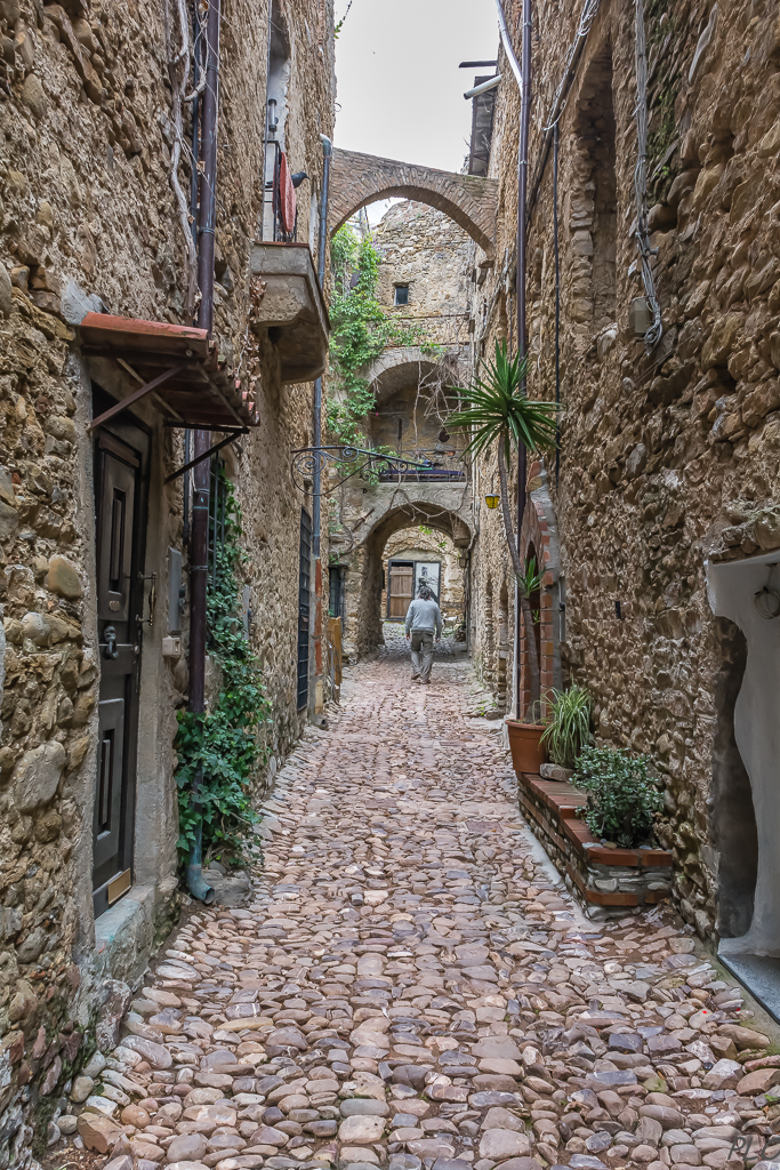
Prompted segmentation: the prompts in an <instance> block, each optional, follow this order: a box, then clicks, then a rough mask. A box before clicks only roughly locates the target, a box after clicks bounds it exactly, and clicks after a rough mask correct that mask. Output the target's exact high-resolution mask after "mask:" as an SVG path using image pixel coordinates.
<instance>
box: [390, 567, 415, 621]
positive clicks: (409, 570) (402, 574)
mask: <svg viewBox="0 0 780 1170" xmlns="http://www.w3.org/2000/svg"><path fill="white" fill-rule="evenodd" d="M413 589H414V565H411V564H409V565H401V564H390V565H389V567H388V574H387V616H388V618H390V620H391V621H393V620H395V621H403V619H404V618H405V617H406V611H407V609H408V608H409V605H410V602H411V600H412V596H413V592H412V591H413Z"/></svg>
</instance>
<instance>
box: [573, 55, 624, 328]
mask: <svg viewBox="0 0 780 1170" xmlns="http://www.w3.org/2000/svg"><path fill="white" fill-rule="evenodd" d="M612 82H613V78H612V51H611V48H610V46H609V44H606V45H605V46H603V48H602V49H601V51H600V52H599V53H597V54H595V55H594V57H593V58H592V60H591V62H590V66H589V68H588V71H587V73H586V74H585V78H584V83H583V86H582V91H581V98H580V106H579V110H578V112H577V121H576V134H577V151H578V155H579V158H578V166H579V170H578V174H579V175H580V177H581V178H580V183H581V190H580V193H579V195H578V205H577V209H576V214H575V216H574V218H573V222H574V223H575V225H576V226H575V229H574V239H573V244H574V251H575V253H579V255H581V256H583V257H584V258H585V259H586V260H588V259H589V261H590V262H589V263H586V265H585V266H584V267H585V270H587V269H590V272H589V274H588V275H587V276H585V278H584V280H582V282H581V283H580V286H579V288H578V290H577V295H578V297H579V299H580V301H581V304H582V307H583V315H582V317H581V319H582V321H583V323H585V324H588V323H591V324H592V327H593V330H594V331H595V332H599V331H600V330H601V329H603V328H605V326H607V325H610V324H612V323H613V322H614V321H615V320H616V312H617V310H616V287H615V257H616V250H617V245H616V240H617V187H616V177H615V161H616V148H615V112H614V108H613V102H612ZM583 275H584V273H583ZM588 318H590V322H588Z"/></svg>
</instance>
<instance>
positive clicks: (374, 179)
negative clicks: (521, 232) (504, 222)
mask: <svg viewBox="0 0 780 1170" xmlns="http://www.w3.org/2000/svg"><path fill="white" fill-rule="evenodd" d="M395 195H398V196H401V197H402V198H406V199H415V200H417V201H418V202H420V203H427V204H429V205H430V206H432V207H437V208H438V209H439V210H440V211H443V212H445V213H446V214H447V215H449V216H450V217H451V218H452V219H453V220H454V221H455V222H456V223H457V224H458V225H459V226H460V227H462V228H463V230H464V231H466V232H468V234H469V235H470V236H471V238H472V239H473V240H475V241H476V243H477V244H478V245H479V247H480V248H482V249H483V251H485V252H486V253H487V254H488V255H489V256H492V253H493V248H494V240H495V225H496V215H497V206H498V186H497V183H496V181H495V179H484V178H480V177H478V176H476V175H459V174H456V173H455V172H451V171H439V170H436V169H434V168H433V167H421V166H416V165H414V164H412V163H404V162H398V161H396V160H395V159H389V158H379V157H377V156H375V155H371V154H360V153H359V152H357V151H354V150H334V151H333V162H332V167H331V188H330V228H331V232H335V231H338V229H339V228H340V227H341V226H342V224H344V223H346V221H347V220H348V219H349V218H350V216H352V215H354V214H355V212H356V211H359V210H360V208H361V207H365V206H366V204H368V203H374V202H376V201H377V200H378V199H388V198H391V197H392V196H395Z"/></svg>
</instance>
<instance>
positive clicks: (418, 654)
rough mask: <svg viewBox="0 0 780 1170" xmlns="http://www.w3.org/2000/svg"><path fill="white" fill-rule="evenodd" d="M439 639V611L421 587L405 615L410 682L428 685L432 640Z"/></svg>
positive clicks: (425, 586)
mask: <svg viewBox="0 0 780 1170" xmlns="http://www.w3.org/2000/svg"><path fill="white" fill-rule="evenodd" d="M434 637H435V638H436V641H437V642H438V641H439V640H440V639H441V610H440V609H439V607H438V605H437V604H436V602H435V600H434V597H433V593H432V592H431V590H430V589H429V588H428V586H427V585H421V586H420V587H419V589H418V590H417V596H416V598H415V599H414V601H413V602H412V604H411V605H410V606H409V609H408V610H407V613H406V640H407V641H408V642H411V652H412V682H420V683H429V682H430V681H431V666H432V665H433V639H434Z"/></svg>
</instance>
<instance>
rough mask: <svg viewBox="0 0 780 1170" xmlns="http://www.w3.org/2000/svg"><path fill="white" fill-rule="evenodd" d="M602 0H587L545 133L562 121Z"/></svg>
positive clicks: (567, 57) (567, 55)
mask: <svg viewBox="0 0 780 1170" xmlns="http://www.w3.org/2000/svg"><path fill="white" fill-rule="evenodd" d="M600 2H601V0H585V3H584V5H583V7H582V12H581V13H580V22H579V24H578V26H577V32H576V35H575V37H574V40H573V41H572V43H571V44H570V45H569V51H568V53H567V54H566V65H565V67H564V70H563V75H562V77H561V80H560V82H559V83H558V88H557V89H556V91H555V95H554V97H553V100H552V105H551V107H550V116H549V118H548V119H547V125H546V126H545V128H544V129H545V131H549V130H552V128H553V127H554V126H555V125H556V124H557V123H558V122H559V121H560V117H561V114H562V113H563V111H564V110H565V109H566V98H567V97H568V95H569V90H570V88H571V83H572V80H573V78H574V67H575V65H576V61H577V57H578V56H579V54H580V52H581V51H582V42H583V41H584V40H585V39H586V37H587V35H588V33H589V32H590V26H591V25H592V24H593V21H594V19H595V16H596V13H597V12H598V10H599V4H600Z"/></svg>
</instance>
